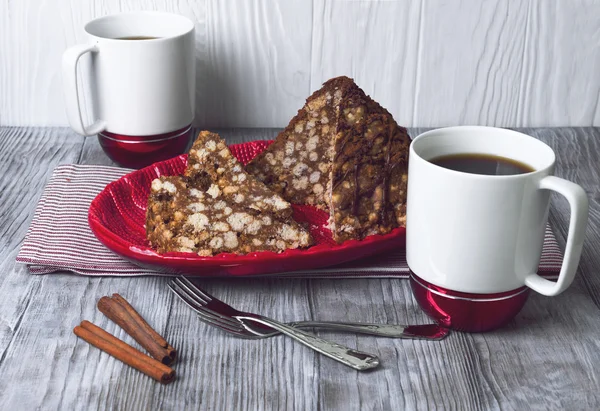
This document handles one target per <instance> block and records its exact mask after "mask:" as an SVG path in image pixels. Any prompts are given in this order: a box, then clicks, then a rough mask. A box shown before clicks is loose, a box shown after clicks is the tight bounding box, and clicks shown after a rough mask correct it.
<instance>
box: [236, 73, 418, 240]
mask: <svg viewBox="0 0 600 411" xmlns="http://www.w3.org/2000/svg"><path fill="white" fill-rule="evenodd" d="M409 144H410V138H409V137H408V134H407V132H406V129H404V128H402V127H400V126H398V124H397V123H396V122H395V121H394V119H393V117H392V115H391V114H390V113H389V112H388V111H387V110H385V109H384V108H383V107H381V106H380V105H379V104H378V103H377V102H375V101H374V100H372V99H371V98H370V97H369V96H367V95H366V94H365V93H364V91H363V90H361V89H360V88H359V87H358V86H357V85H356V84H355V83H354V81H353V80H352V79H350V78H348V77H337V78H334V79H331V80H329V81H327V82H326V83H325V84H324V85H323V87H322V88H321V89H320V90H317V91H316V92H315V93H313V94H312V95H311V96H310V97H309V98H308V99H307V100H306V104H305V105H304V107H303V108H302V109H300V110H299V111H298V114H297V115H296V116H295V117H294V118H293V119H292V120H291V122H290V123H289V124H288V126H287V127H286V129H285V130H284V131H282V132H281V133H280V134H279V135H278V136H277V138H276V140H275V142H274V143H273V144H271V145H270V146H269V147H268V148H267V149H266V150H265V151H263V152H262V153H260V154H259V155H258V156H256V157H255V158H254V159H253V160H252V161H251V162H250V163H249V164H248V165H247V166H246V171H248V172H249V173H250V174H252V175H254V176H255V177H256V178H257V179H258V180H260V181H262V182H263V183H265V184H266V185H267V187H269V188H270V189H272V190H273V191H275V192H277V193H279V194H280V195H281V196H282V197H283V198H284V199H285V200H287V201H290V202H292V203H296V204H308V205H313V206H316V207H318V208H321V209H329V213H330V220H329V222H330V227H331V230H332V233H333V238H334V239H335V240H336V241H337V242H338V243H341V242H343V241H345V240H348V239H362V238H364V237H365V236H367V235H370V234H375V233H379V234H384V233H387V232H389V231H391V230H392V229H393V228H395V227H398V226H400V225H404V224H405V218H406V217H405V215H406V179H407V178H406V177H407V171H408V147H409Z"/></svg>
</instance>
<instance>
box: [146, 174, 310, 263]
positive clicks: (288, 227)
mask: <svg viewBox="0 0 600 411" xmlns="http://www.w3.org/2000/svg"><path fill="white" fill-rule="evenodd" d="M146 232H147V237H148V240H149V242H150V244H151V245H152V247H153V248H155V249H156V250H157V251H158V252H159V253H165V252H171V251H178V252H193V253H197V254H198V255H200V256H213V255H216V254H219V253H222V252H229V253H237V254H246V253H249V252H254V251H273V252H282V251H284V250H286V249H289V248H299V247H307V246H309V245H311V244H312V238H311V236H310V234H309V233H308V231H307V230H305V229H304V228H303V227H301V226H300V225H299V224H298V223H296V222H295V221H294V220H293V219H292V218H291V217H284V216H281V215H277V214H274V213H268V212H257V211H256V207H255V204H253V203H252V202H251V201H250V200H248V199H245V200H244V201H240V202H235V201H233V202H230V201H227V199H226V197H225V196H224V195H223V194H222V192H221V189H220V188H219V187H218V186H217V185H216V184H214V183H213V184H211V185H210V187H209V188H208V190H206V191H203V190H200V189H196V188H193V187H189V186H188V179H187V178H185V177H181V176H170V177H165V176H162V177H160V178H158V179H155V180H154V181H152V187H151V192H150V197H149V200H148V210H147V214H146Z"/></svg>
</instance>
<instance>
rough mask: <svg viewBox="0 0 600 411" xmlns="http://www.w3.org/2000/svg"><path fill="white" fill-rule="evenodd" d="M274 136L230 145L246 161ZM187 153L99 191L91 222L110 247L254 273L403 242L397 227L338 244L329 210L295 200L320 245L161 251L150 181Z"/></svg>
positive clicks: (163, 262) (147, 258) (341, 259)
mask: <svg viewBox="0 0 600 411" xmlns="http://www.w3.org/2000/svg"><path fill="white" fill-rule="evenodd" d="M270 143H271V142H270V141H253V142H250V143H244V144H235V145H232V146H230V147H229V148H230V149H231V152H232V153H233V155H234V156H235V157H236V158H237V159H238V160H239V161H240V162H242V163H243V164H246V163H247V162H248V161H250V160H251V159H252V158H254V156H256V155H257V154H258V153H260V152H261V151H262V150H264V149H265V148H266V147H267V146H268V145H269V144H270ZM186 162H187V156H186V155H181V156H179V157H175V158H172V159H170V160H166V161H162V162H159V163H155V164H153V165H151V166H148V167H146V168H143V169H141V170H137V171H134V172H132V173H130V174H127V175H125V176H123V177H122V178H120V179H119V180H117V181H114V182H112V183H110V184H108V185H107V186H106V188H105V189H104V190H103V191H102V192H101V193H100V194H98V196H97V197H96V198H95V199H94V201H92V204H91V206H90V210H89V216H88V220H89V224H90V227H91V229H92V231H93V232H94V234H95V235H96V237H97V238H98V239H99V240H100V241H101V242H102V243H103V244H104V245H105V246H106V247H108V248H109V249H110V250H112V251H114V252H115V253H117V254H120V255H121V256H123V257H124V258H126V259H127V260H129V261H131V262H132V263H134V264H137V265H139V266H141V267H146V268H150V269H152V270H156V271H160V272H165V273H172V274H176V273H179V274H188V275H197V276H252V275H264V274H269V273H278V272H288V271H299V270H309V269H315V268H320V267H327V266H331V265H335V264H342V263H345V262H348V261H352V260H357V259H359V258H364V257H368V256H371V255H373V254H377V253H381V252H385V251H389V250H392V249H395V248H398V247H403V246H404V244H405V240H406V235H405V234H406V230H405V229H404V228H397V229H395V230H393V231H392V232H391V233H389V234H386V235H372V236H369V237H367V238H365V239H364V240H362V241H356V240H350V241H346V242H344V243H343V244H336V243H335V242H334V241H333V239H332V237H331V231H329V229H327V228H326V224H327V213H325V212H323V211H321V210H318V209H316V208H314V207H311V206H302V205H298V206H296V205H294V206H293V208H294V218H295V219H296V220H297V221H300V222H308V223H309V226H310V232H311V234H312V236H313V238H314V239H315V241H316V243H317V244H316V245H314V246H313V247H310V248H308V249H304V250H286V251H285V252H283V253H280V254H276V253H273V252H270V251H262V252H256V253H250V254H246V255H237V254H230V253H222V254H219V255H216V256H214V257H200V256H198V255H196V254H192V253H166V254H158V253H157V252H156V251H154V250H153V249H152V248H150V246H149V244H148V242H147V240H146V233H145V230H144V221H145V216H146V203H147V201H148V195H149V192H150V183H151V182H152V180H153V179H155V178H157V177H159V176H161V175H178V174H182V173H183V171H184V169H185V166H186Z"/></svg>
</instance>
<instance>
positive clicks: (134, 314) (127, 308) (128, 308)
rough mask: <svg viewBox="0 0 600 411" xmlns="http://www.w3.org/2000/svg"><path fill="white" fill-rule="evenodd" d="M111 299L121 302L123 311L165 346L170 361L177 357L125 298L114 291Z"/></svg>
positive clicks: (159, 343) (165, 341)
mask: <svg viewBox="0 0 600 411" xmlns="http://www.w3.org/2000/svg"><path fill="white" fill-rule="evenodd" d="M112 299H113V300H114V301H116V302H118V303H119V304H121V306H122V307H123V308H124V309H125V311H127V312H128V313H129V315H130V316H131V317H132V318H133V319H134V321H136V322H137V323H138V324H139V325H140V326H141V327H142V328H143V329H144V330H145V331H146V332H147V333H148V334H149V335H150V337H151V338H152V339H154V341H156V342H157V343H158V345H160V346H161V347H163V348H165V349H166V350H167V352H168V353H169V357H171V359H172V361H175V359H176V358H177V351H176V350H175V348H173V347H172V346H171V345H170V344H169V343H168V342H167V340H165V339H164V338H163V337H162V336H161V335H160V334H159V333H157V332H156V331H155V330H154V328H152V327H151V326H150V324H148V323H147V322H146V320H144V318H143V317H142V316H141V315H140V314H139V313H138V312H137V311H136V310H135V308H133V307H132V306H131V304H129V302H128V301H127V300H126V299H125V298H123V297H121V296H120V295H119V294H117V293H115V294H113V295H112Z"/></svg>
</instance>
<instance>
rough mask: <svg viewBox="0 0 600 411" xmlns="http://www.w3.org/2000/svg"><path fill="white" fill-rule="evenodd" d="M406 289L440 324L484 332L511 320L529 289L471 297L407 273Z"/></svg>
mask: <svg viewBox="0 0 600 411" xmlns="http://www.w3.org/2000/svg"><path fill="white" fill-rule="evenodd" d="M410 286H411V288H412V292H413V295H414V297H415V299H416V300H417V302H418V303H419V305H420V306H421V308H422V309H423V311H425V313H426V314H427V315H428V316H430V317H431V318H433V319H434V320H435V321H437V322H438V323H439V324H440V325H443V326H446V327H448V328H452V329H454V330H457V331H466V332H484V331H491V330H495V329H497V328H500V327H502V326H503V325H505V324H506V323H507V322H509V321H510V320H512V319H513V318H514V317H515V316H516V315H517V313H518V312H519V311H521V308H523V305H525V302H526V301H527V297H528V296H529V288H527V287H521V288H517V289H515V290H511V291H506V292H503V293H495V294H472V293H463V292H459V291H452V290H448V289H445V288H442V287H438V286H436V285H433V284H431V283H429V282H427V281H425V280H423V279H421V278H419V277H418V276H417V275H416V274H415V273H413V272H412V271H411V273H410Z"/></svg>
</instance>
